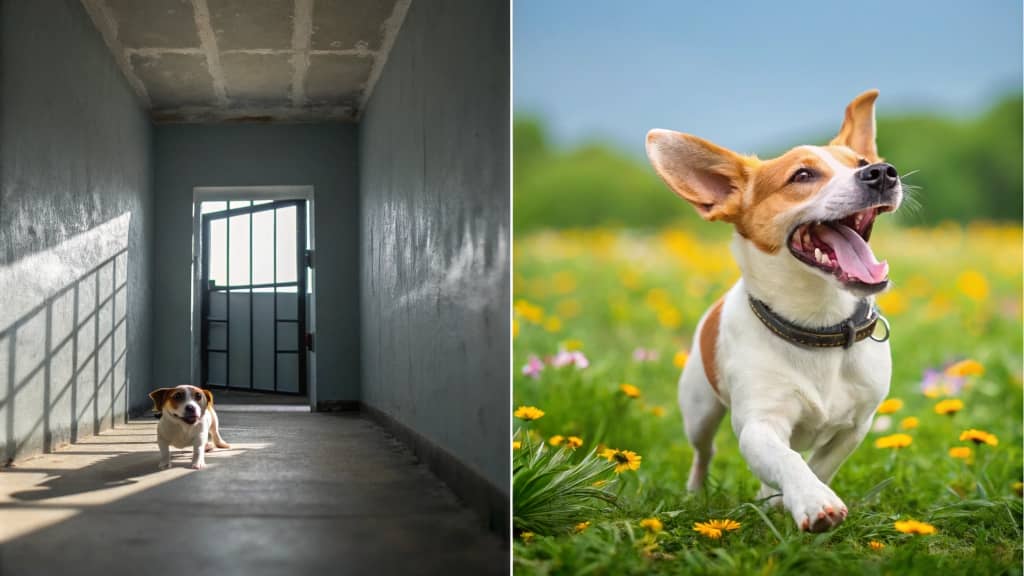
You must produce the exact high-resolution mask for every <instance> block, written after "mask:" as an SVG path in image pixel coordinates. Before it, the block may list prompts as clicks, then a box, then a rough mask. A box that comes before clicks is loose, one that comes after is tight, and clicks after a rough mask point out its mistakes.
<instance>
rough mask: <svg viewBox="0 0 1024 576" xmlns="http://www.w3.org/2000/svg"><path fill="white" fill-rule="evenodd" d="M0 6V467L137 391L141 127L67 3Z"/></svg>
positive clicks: (81, 430)
mask: <svg viewBox="0 0 1024 576" xmlns="http://www.w3.org/2000/svg"><path fill="white" fill-rule="evenodd" d="M0 17H2V23H0V27H2V28H0V42H2V47H0V50H2V52H0V58H2V61H0V74H2V82H0V84H2V89H0V90H2V92H0V171H2V174H0V182H2V192H0V464H2V463H3V462H4V461H6V460H7V459H10V458H13V457H18V458H21V457H24V456H27V455H31V454H33V453H37V452H40V451H42V450H47V449H50V448H53V447H56V446H58V445H60V444H62V443H64V442H68V441H73V440H74V439H76V438H77V437H78V436H79V435H84V434H91V433H94V432H95V431H98V430H100V429H101V428H106V427H109V426H110V425H111V424H112V422H113V421H115V420H117V419H122V418H123V417H124V415H125V411H126V409H127V408H128V407H129V406H131V407H138V406H144V405H146V404H148V402H149V401H148V400H147V398H146V394H147V392H148V391H149V385H150V381H149V373H150V322H149V310H150V283H149V278H150V269H149V261H150V249H151V245H152V221H151V220H152V191H151V162H150V157H151V140H152V131H151V128H150V123H149V120H148V118H147V116H146V115H145V113H144V112H143V111H142V109H141V106H140V105H139V103H138V102H137V101H136V99H135V97H134V95H133V92H132V91H131V89H130V88H129V86H128V84H127V82H126V81H125V80H124V78H123V77H122V75H121V73H120V71H119V70H118V68H117V65H116V64H115V62H114V59H113V57H112V56H111V55H110V53H109V52H108V51H107V47H106V46H105V45H104V43H103V39H102V38H101V36H100V34H99V33H98V32H97V31H96V30H95V29H94V28H93V25H92V22H91V21H90V20H89V17H88V16H87V14H86V13H85V11H84V9H83V8H82V6H81V4H80V3H79V2H78V1H77V0H31V1H29V0H10V1H6V2H3V3H2V4H0Z"/></svg>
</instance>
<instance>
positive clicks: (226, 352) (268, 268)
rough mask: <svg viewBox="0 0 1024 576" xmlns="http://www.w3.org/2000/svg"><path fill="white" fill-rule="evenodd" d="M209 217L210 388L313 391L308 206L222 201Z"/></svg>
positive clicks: (206, 373) (205, 243)
mask: <svg viewBox="0 0 1024 576" xmlns="http://www.w3.org/2000/svg"><path fill="white" fill-rule="evenodd" d="M205 204H206V203H204V210H203V215H202V275H201V276H202V282H201V286H202V306H201V308H202V313H201V323H202V327H201V336H200V338H201V341H200V351H201V354H200V357H201V360H200V362H201V375H202V382H203V386H204V387H207V388H227V389H231V390H249V391H254V392H277V393H282V394H299V395H305V394H306V393H307V363H308V358H307V352H308V351H309V350H310V349H311V347H312V337H311V335H310V334H309V333H308V331H307V312H306V308H307V306H306V305H307V298H308V297H309V296H308V294H309V289H308V288H309V287H308V278H309V276H308V275H307V274H308V267H309V265H310V264H311V263H312V262H311V260H312V258H311V256H312V255H311V253H310V252H309V250H308V249H307V246H308V236H307V232H306V201H305V200H283V201H263V202H259V201H257V202H251V201H242V202H238V201H232V202H230V203H226V202H220V203H211V204H217V206H216V208H220V207H221V206H223V208H224V209H221V210H219V211H208V210H207V209H206V208H205Z"/></svg>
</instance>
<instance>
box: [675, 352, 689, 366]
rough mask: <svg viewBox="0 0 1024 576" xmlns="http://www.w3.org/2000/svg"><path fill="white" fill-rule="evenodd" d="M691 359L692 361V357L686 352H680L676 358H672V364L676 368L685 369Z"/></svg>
mask: <svg viewBox="0 0 1024 576" xmlns="http://www.w3.org/2000/svg"><path fill="white" fill-rule="evenodd" d="M689 359H690V355H689V354H687V353H686V352H684V351H682V350H680V351H679V352H676V355H675V356H673V357H672V364H673V365H674V366H675V367H676V368H684V367H686V361H687V360H689Z"/></svg>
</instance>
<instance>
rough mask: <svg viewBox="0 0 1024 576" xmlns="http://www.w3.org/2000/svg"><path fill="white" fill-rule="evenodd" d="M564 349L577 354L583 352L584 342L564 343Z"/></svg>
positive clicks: (570, 341)
mask: <svg viewBox="0 0 1024 576" xmlns="http://www.w3.org/2000/svg"><path fill="white" fill-rule="evenodd" d="M562 347H563V348H565V350H566V352H576V351H579V350H583V341H582V340H566V341H565V342H562Z"/></svg>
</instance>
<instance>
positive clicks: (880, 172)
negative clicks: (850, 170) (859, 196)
mask: <svg viewBox="0 0 1024 576" xmlns="http://www.w3.org/2000/svg"><path fill="white" fill-rule="evenodd" d="M857 179H858V180H860V182H861V184H863V185H865V186H867V187H868V188H869V189H871V190H874V191H875V192H879V193H881V192H885V191H886V190H888V189H890V188H892V187H893V186H895V185H896V183H897V182H899V181H900V175H899V172H896V168H894V167H893V165H892V164H889V163H886V162H879V163H877V164H872V165H870V166H865V167H863V168H861V169H860V172H857Z"/></svg>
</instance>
